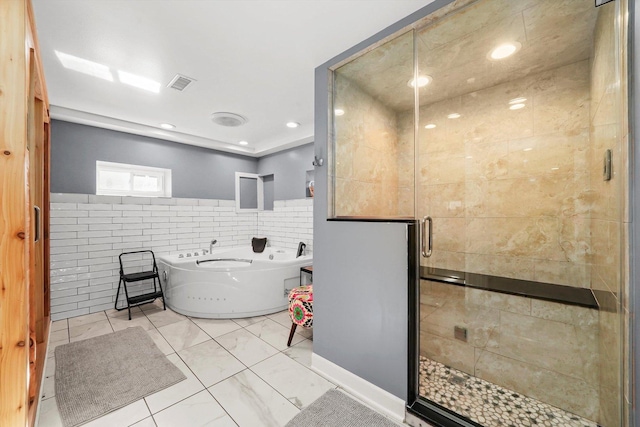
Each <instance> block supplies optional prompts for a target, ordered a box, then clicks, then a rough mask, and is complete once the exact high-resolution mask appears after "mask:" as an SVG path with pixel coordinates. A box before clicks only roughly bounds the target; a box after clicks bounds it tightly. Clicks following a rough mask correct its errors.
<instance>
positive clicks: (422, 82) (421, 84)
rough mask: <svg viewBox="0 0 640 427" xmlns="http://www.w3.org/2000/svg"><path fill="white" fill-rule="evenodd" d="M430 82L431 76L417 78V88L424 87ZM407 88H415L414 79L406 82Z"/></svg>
mask: <svg viewBox="0 0 640 427" xmlns="http://www.w3.org/2000/svg"><path fill="white" fill-rule="evenodd" d="M432 80H433V78H432V77H431V76H418V87H425V86H426V85H428V84H429V83H431V81H432ZM407 86H409V87H415V86H416V79H411V80H409V81H408V82H407Z"/></svg>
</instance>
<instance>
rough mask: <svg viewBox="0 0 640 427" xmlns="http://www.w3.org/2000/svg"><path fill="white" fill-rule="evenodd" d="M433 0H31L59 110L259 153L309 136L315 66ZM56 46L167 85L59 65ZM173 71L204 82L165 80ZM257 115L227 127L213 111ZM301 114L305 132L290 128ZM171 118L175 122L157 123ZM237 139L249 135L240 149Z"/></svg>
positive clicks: (79, 118)
mask: <svg viewBox="0 0 640 427" xmlns="http://www.w3.org/2000/svg"><path fill="white" fill-rule="evenodd" d="M432 1H433V0H371V1H365V0H322V1H321V0H279V1H273V0H269V1H267V0H200V1H193V0H33V4H34V9H35V15H36V25H37V28H38V36H39V39H40V50H41V52H42V59H43V62H44V69H45V76H46V79H47V87H48V90H49V98H50V103H51V105H52V108H51V113H52V116H53V117H54V118H58V119H62V120H68V121H73V122H77V123H84V124H91V125H94V126H100V127H105V128H109V129H115V130H121V131H126V132H131V133H136V134H141V135H147V136H155V137H160V138H164V139H168V140H172V141H176V142H182V143H187V144H193V145H199V146H204V147H209V148H215V149H220V150H224V151H232V152H236V153H238V152H239V153H243V154H247V155H251V156H261V155H264V154H268V153H271V152H274V151H277V150H280V149H284V148H288V147H292V146H296V145H300V144H303V143H306V142H310V141H313V113H314V112H313V108H314V106H313V103H314V99H313V98H314V68H315V67H316V66H318V65H320V64H322V63H324V62H326V61H327V60H329V59H331V58H332V57H334V56H335V55H337V54H339V53H341V52H343V51H344V50H346V49H348V48H350V47H351V46H353V45H355V44H357V43H359V42H360V41H362V40H364V39H366V38H367V37H369V36H372V35H374V34H375V33H377V32H378V31H380V30H382V29H384V28H385V27H387V26H389V25H391V24H393V23H394V22H396V21H398V20H399V19H401V18H403V17H405V16H406V15H409V14H410V13H412V12H415V11H416V10H418V9H420V8H421V7H423V6H425V5H427V4H429V3H431V2H432ZM54 50H57V51H59V52H63V53H66V54H69V55H74V56H77V57H80V58H84V59H87V60H90V61H93V62H97V63H100V64H103V65H106V66H108V67H109V68H110V69H111V70H112V72H113V74H114V77H115V76H116V70H122V71H126V72H130V73H133V74H137V75H141V76H144V77H147V78H149V79H152V80H155V81H157V82H160V83H161V84H162V88H161V90H160V93H152V92H148V91H144V90H142V89H137V88H134V87H131V86H126V85H124V84H122V83H120V82H118V79H117V78H114V81H113V82H109V81H107V80H102V79H99V78H96V77H92V76H89V75H86V74H82V73H79V72H77V71H72V70H68V69H65V68H64V67H62V65H61V63H60V61H59V60H58V58H57V56H56V55H55V53H54ZM176 73H180V74H183V75H186V76H189V77H192V78H194V79H196V80H197V82H195V83H194V84H192V85H191V86H190V87H189V88H187V89H186V90H185V91H184V92H178V91H176V90H174V89H169V88H166V85H167V84H168V83H169V82H170V81H171V79H172V78H173V77H174V76H175V74H176ZM216 111H228V112H234V113H238V114H241V115H243V116H245V117H247V118H248V119H249V122H248V123H247V124H245V125H244V126H241V127H237V128H228V127H222V126H219V125H216V124H214V123H213V122H211V119H210V117H211V114H212V113H213V112H216ZM288 121H295V122H299V123H300V127H298V128H297V129H289V128H287V127H286V126H285V123H286V122H288ZM163 122H168V123H172V124H174V125H176V126H177V127H176V129H174V130H173V131H165V130H162V129H160V128H159V127H158V125H159V124H160V123H163ZM241 140H246V141H249V143H250V144H249V145H248V146H247V147H240V146H239V145H238V144H237V143H238V142H239V141H241Z"/></svg>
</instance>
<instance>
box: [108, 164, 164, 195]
mask: <svg viewBox="0 0 640 427" xmlns="http://www.w3.org/2000/svg"><path fill="white" fill-rule="evenodd" d="M96 194H98V195H104V196H142V197H171V169H162V168H153V167H150V166H138V165H127V164H124V163H111V162H101V161H97V162H96Z"/></svg>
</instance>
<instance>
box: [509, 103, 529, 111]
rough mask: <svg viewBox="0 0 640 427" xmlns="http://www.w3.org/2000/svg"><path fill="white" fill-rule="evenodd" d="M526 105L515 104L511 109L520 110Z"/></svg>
mask: <svg viewBox="0 0 640 427" xmlns="http://www.w3.org/2000/svg"><path fill="white" fill-rule="evenodd" d="M524 107H526V105H524V104H513V105H512V106H511V107H509V109H510V110H519V109H521V108H524Z"/></svg>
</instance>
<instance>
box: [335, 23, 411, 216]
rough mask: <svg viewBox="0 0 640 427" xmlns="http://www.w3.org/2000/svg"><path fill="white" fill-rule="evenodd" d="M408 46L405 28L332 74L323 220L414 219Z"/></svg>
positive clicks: (409, 42)
mask: <svg viewBox="0 0 640 427" xmlns="http://www.w3.org/2000/svg"><path fill="white" fill-rule="evenodd" d="M413 49H414V48H413V31H409V32H406V33H404V34H401V35H399V36H398V37H395V38H393V39H392V40H390V41H388V42H386V43H383V44H381V45H379V46H376V47H375V48H373V49H371V50H369V51H367V52H365V53H363V54H362V55H360V56H358V57H357V58H355V59H352V60H350V61H349V62H348V63H346V64H344V65H342V66H340V67H339V68H337V69H336V70H335V71H334V73H333V75H334V80H333V97H332V99H333V110H334V114H333V115H332V120H333V136H334V138H333V147H332V150H331V153H332V154H331V159H332V161H330V162H329V163H330V175H329V178H330V185H329V188H330V203H329V205H330V209H331V211H330V212H329V217H374V218H402V217H404V218H413V212H414V207H413V198H414V189H413V183H414V167H413V158H414V156H413V150H414V142H413V134H414V131H413V115H412V114H409V115H405V114H403V113H404V112H406V111H413V108H414V89H413V87H412V86H411V79H412V77H413V74H414V62H413ZM399 120H403V122H402V123H399ZM404 120H409V122H410V123H405V122H404ZM400 131H402V132H404V133H403V134H401V133H400Z"/></svg>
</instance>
